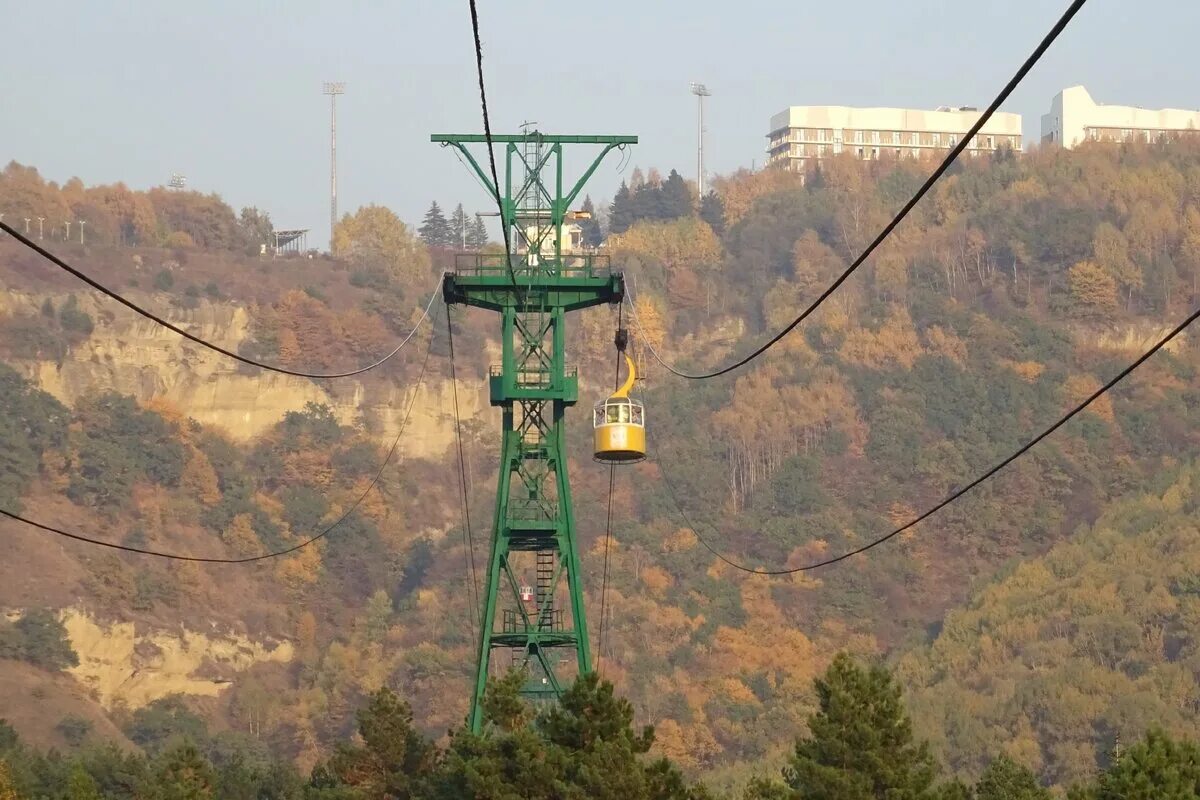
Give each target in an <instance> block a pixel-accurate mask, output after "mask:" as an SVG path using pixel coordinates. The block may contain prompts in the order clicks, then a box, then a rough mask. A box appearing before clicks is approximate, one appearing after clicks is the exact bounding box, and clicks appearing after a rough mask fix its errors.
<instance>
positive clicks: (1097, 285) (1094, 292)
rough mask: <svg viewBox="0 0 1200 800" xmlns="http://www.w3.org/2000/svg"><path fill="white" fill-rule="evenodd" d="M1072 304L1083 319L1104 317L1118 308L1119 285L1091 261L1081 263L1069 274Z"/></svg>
mask: <svg viewBox="0 0 1200 800" xmlns="http://www.w3.org/2000/svg"><path fill="white" fill-rule="evenodd" d="M1068 282H1069V284H1070V287H1071V304H1072V309H1073V311H1074V313H1075V314H1077V315H1079V316H1083V317H1095V316H1103V315H1105V314H1108V313H1110V312H1112V311H1113V309H1115V308H1116V307H1117V283H1116V281H1115V280H1114V279H1113V277H1112V276H1111V275H1109V274H1108V273H1107V272H1105V271H1104V269H1102V268H1101V267H1099V266H1097V265H1096V264H1095V263H1094V262H1091V261H1080V262H1079V263H1078V264H1076V265H1075V266H1073V267H1071V270H1070V272H1069V273H1068Z"/></svg>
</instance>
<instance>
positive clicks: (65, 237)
mask: <svg viewBox="0 0 1200 800" xmlns="http://www.w3.org/2000/svg"><path fill="white" fill-rule="evenodd" d="M63 225H66V226H67V235H66V236H64V237H63V241H64V242H69V241H71V220H67V221H66V222H64V223H63Z"/></svg>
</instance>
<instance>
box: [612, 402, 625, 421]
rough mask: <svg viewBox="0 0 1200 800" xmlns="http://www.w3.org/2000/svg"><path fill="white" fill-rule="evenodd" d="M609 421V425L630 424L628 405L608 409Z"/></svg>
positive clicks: (623, 404)
mask: <svg viewBox="0 0 1200 800" xmlns="http://www.w3.org/2000/svg"><path fill="white" fill-rule="evenodd" d="M607 419H608V422H609V423H628V422H629V405H628V404H626V403H622V404H620V405H616V404H613V405H610V406H609V407H608V409H607Z"/></svg>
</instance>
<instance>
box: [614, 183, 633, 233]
mask: <svg viewBox="0 0 1200 800" xmlns="http://www.w3.org/2000/svg"><path fill="white" fill-rule="evenodd" d="M634 222H635V219H634V217H633V193H632V192H630V191H629V186H628V185H627V184H626V183H625V181H621V186H620V188H618V189H617V193H616V194H615V195H613V201H612V205H611V206H609V209H608V232H609V233H624V232H625V231H627V230H629V228H630V226H632V225H633V223H634Z"/></svg>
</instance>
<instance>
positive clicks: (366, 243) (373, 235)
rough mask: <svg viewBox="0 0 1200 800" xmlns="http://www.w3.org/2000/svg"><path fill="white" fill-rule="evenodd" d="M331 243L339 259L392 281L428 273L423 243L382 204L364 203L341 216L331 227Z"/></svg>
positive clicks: (427, 260)
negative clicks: (354, 210) (378, 273)
mask: <svg viewBox="0 0 1200 800" xmlns="http://www.w3.org/2000/svg"><path fill="white" fill-rule="evenodd" d="M442 221H443V222H445V220H444V219H443V220H442ZM333 243H334V250H335V251H336V252H337V254H338V257H339V258H345V259H346V260H347V261H349V262H350V263H351V264H353V265H354V266H355V267H357V268H359V269H363V270H369V271H377V272H380V273H382V274H384V275H386V276H387V277H388V278H389V279H391V280H395V281H399V282H401V283H411V282H413V281H420V280H421V279H423V278H424V277H425V276H426V275H427V274H428V272H429V264H430V261H429V251H428V249H427V248H426V246H425V245H424V244H422V242H421V241H420V240H418V239H417V238H416V237H414V236H413V235H412V233H411V232H410V231H409V229H408V226H406V225H405V224H404V223H403V222H401V221H400V218H399V217H397V216H396V215H395V214H394V213H393V212H392V211H391V209H389V208H386V207H384V206H377V205H369V206H363V207H362V208H359V209H358V211H356V212H354V214H346V215H345V216H343V217H342V219H341V221H340V222H338V224H337V227H336V228H335V229H334V232H333Z"/></svg>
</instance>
